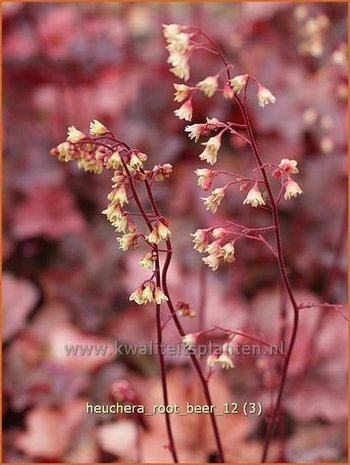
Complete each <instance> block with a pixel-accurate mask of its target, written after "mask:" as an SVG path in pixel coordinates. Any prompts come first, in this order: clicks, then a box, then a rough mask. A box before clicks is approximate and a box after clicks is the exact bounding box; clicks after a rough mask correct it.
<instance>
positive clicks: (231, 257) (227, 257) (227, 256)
mask: <svg viewBox="0 0 350 465" xmlns="http://www.w3.org/2000/svg"><path fill="white" fill-rule="evenodd" d="M222 250H223V253H224V255H223V258H224V261H225V262H227V263H233V262H234V261H235V260H236V259H235V248H234V246H233V244H232V242H228V243H227V244H225V245H224V246H223V247H222Z"/></svg>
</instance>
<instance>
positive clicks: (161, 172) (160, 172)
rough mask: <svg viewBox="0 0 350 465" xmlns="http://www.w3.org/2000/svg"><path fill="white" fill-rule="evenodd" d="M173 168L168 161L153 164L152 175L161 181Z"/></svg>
mask: <svg viewBox="0 0 350 465" xmlns="http://www.w3.org/2000/svg"><path fill="white" fill-rule="evenodd" d="M172 170H173V167H172V166H171V164H170V163H165V164H164V165H155V167H154V168H153V170H152V172H153V176H154V179H155V180H156V181H163V179H165V178H168V177H169V176H170V174H171V172H172Z"/></svg>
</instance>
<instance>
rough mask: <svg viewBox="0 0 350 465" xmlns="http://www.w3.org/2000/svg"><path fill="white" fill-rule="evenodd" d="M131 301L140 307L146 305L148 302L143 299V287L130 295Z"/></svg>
mask: <svg viewBox="0 0 350 465" xmlns="http://www.w3.org/2000/svg"><path fill="white" fill-rule="evenodd" d="M129 300H130V301H134V302H136V303H137V304H138V305H143V304H145V303H146V302H145V300H144V297H143V289H142V288H141V287H138V288H137V289H136V290H135V291H134V292H132V293H131V294H130V296H129Z"/></svg>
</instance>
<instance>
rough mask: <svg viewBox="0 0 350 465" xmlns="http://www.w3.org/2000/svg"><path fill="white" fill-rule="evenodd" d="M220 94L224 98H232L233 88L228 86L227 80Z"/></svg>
mask: <svg viewBox="0 0 350 465" xmlns="http://www.w3.org/2000/svg"><path fill="white" fill-rule="evenodd" d="M222 95H223V96H224V98H226V99H232V98H233V95H234V92H233V90H232V89H231V87H230V86H229V84H228V83H227V82H226V84H225V85H224V88H223V89H222Z"/></svg>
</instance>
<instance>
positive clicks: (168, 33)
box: [162, 24, 181, 42]
mask: <svg viewBox="0 0 350 465" xmlns="http://www.w3.org/2000/svg"><path fill="white" fill-rule="evenodd" d="M162 26H163V35H164V37H165V39H166V40H167V42H171V41H172V40H174V39H175V38H176V36H177V35H178V34H179V33H180V32H181V26H179V25H178V24H162Z"/></svg>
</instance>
